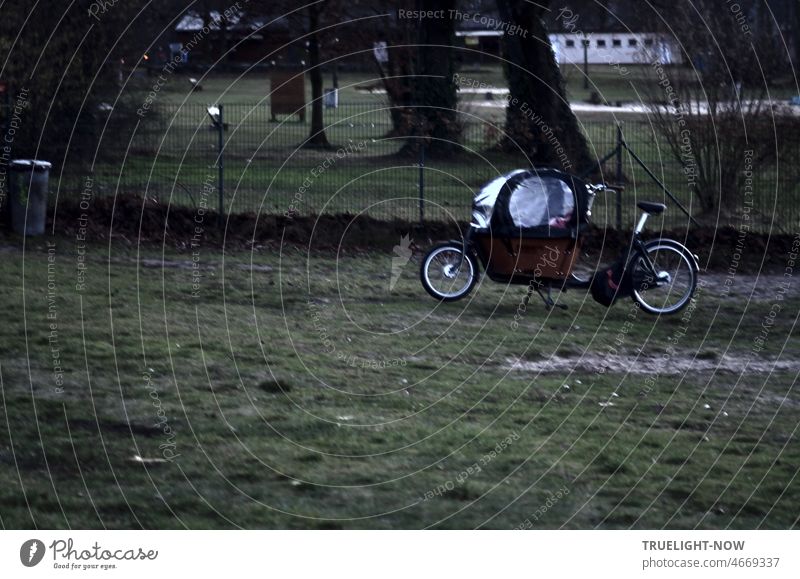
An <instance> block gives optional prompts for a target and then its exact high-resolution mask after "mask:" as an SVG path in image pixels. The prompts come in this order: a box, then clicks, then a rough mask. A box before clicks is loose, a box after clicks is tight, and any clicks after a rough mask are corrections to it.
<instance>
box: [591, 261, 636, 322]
mask: <svg viewBox="0 0 800 579" xmlns="http://www.w3.org/2000/svg"><path fill="white" fill-rule="evenodd" d="M632 269H633V264H632V263H628V254H627V252H626V253H623V254H622V255H620V256H619V258H618V259H617V261H615V262H614V263H612V264H611V265H609V266H608V267H604V268H601V269H600V270H599V271H597V272H596V273H595V274H594V276H593V277H592V285H591V287H590V291H591V293H592V297H593V298H594V301H596V302H597V303H599V304H603V305H604V306H606V307H607V308H608V307H611V306H612V305H614V302H616V301H617V300H618V299H619V298H623V297H629V296H631V295H632V294H633V283H632V282H631V270H632Z"/></svg>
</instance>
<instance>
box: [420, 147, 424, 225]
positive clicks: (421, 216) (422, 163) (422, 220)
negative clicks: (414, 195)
mask: <svg viewBox="0 0 800 579" xmlns="http://www.w3.org/2000/svg"><path fill="white" fill-rule="evenodd" d="M420 143H421V145H420V148H419V224H420V225H422V224H423V222H424V221H425V140H424V139H421V140H420Z"/></svg>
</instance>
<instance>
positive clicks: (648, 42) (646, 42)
mask: <svg viewBox="0 0 800 579" xmlns="http://www.w3.org/2000/svg"><path fill="white" fill-rule="evenodd" d="M644 45H645V46H653V39H652V38H645V39H644Z"/></svg>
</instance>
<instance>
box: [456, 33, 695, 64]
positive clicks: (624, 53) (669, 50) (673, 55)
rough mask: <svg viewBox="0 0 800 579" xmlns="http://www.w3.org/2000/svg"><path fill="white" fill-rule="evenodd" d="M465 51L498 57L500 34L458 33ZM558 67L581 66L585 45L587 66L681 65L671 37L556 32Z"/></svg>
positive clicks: (679, 55)
mask: <svg viewBox="0 0 800 579" xmlns="http://www.w3.org/2000/svg"><path fill="white" fill-rule="evenodd" d="M456 36H458V37H462V38H463V41H464V44H465V46H466V47H467V48H473V49H478V50H482V51H484V52H487V53H489V54H498V55H499V54H500V37H502V36H503V31H502V30H458V31H456ZM549 38H550V43H551V44H552V45H553V50H554V51H555V53H556V60H558V63H559V64H578V65H580V64H583V42H584V41H587V42H588V43H589V45H588V46H587V51H586V52H587V54H586V56H587V59H588V61H589V64H638V63H645V62H653V61H654V60H656V59H658V60H660V61H661V63H662V64H681V62H682V58H681V51H680V47H679V46H678V43H677V41H676V40H675V38H673V37H672V36H668V35H664V34H659V33H655V32H591V33H586V35H584V34H582V33H580V32H559V33H553V34H550V35H549Z"/></svg>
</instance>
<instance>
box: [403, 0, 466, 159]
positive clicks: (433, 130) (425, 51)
mask: <svg viewBox="0 0 800 579" xmlns="http://www.w3.org/2000/svg"><path fill="white" fill-rule="evenodd" d="M456 5H457V2H456V0H421V2H420V9H421V10H424V11H443V12H441V13H442V14H443V15H444V16H443V17H441V18H423V19H422V20H421V21H420V22H419V51H418V58H417V67H416V74H415V77H414V94H413V100H414V121H413V122H414V126H413V129H412V131H413V135H414V137H413V138H411V139H409V141H408V142H407V143H406V145H405V146H404V147H403V152H404V153H414V152H416V151H417V150H418V148H419V146H420V144H421V142H422V141H424V142H425V147H426V151H427V154H428V155H431V156H451V155H453V154H454V153H456V152H457V151H459V150H460V147H459V145H458V141H459V139H460V136H461V129H462V127H461V123H460V122H459V118H458V110H457V107H458V97H457V96H456V85H455V81H454V80H453V73H454V66H453V54H452V50H451V49H450V48H449V47H451V46H452V45H453V40H454V38H455V21H454V20H453V19H452V18H450V14H451V12H450V10H455V8H456Z"/></svg>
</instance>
